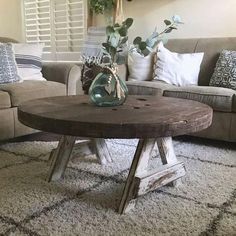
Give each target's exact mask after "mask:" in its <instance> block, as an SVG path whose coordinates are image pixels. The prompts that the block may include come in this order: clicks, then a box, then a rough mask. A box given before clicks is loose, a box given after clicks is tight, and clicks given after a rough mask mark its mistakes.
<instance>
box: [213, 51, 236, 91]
mask: <svg viewBox="0 0 236 236" xmlns="http://www.w3.org/2000/svg"><path fill="white" fill-rule="evenodd" d="M209 85H210V86H216V87H224V88H231V89H234V90H236V51H229V50H223V51H222V52H221V54H220V56H219V59H218V61H217V63H216V67H215V70H214V73H213V75H212V77H211V79H210V83H209Z"/></svg>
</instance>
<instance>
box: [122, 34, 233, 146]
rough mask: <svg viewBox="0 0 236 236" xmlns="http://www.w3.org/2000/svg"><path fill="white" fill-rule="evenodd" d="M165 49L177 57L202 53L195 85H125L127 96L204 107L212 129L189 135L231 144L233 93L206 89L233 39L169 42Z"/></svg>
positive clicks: (136, 83) (224, 90) (132, 83)
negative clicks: (180, 100) (210, 115)
mask: <svg viewBox="0 0 236 236" xmlns="http://www.w3.org/2000/svg"><path fill="white" fill-rule="evenodd" d="M166 47H167V48H168V49H169V50H171V51H173V52H178V53H193V52H204V58H203V61H202V64H201V70H200V74H199V85H198V86H186V87H177V86H174V85H170V84H166V83H164V82H160V81H154V80H152V81H128V82H127V85H128V88H129V94H150V95H158V94H159V95H163V96H166V97H176V98H183V99H192V100H196V101H199V102H202V103H205V104H208V105H210V106H211V107H212V108H213V109H214V115H213V122H212V125H211V126H210V127H209V128H208V129H206V130H204V131H201V132H199V133H194V134H192V135H194V136H199V137H206V138H210V139H217V140H225V141H231V142H235V141H236V91H235V90H232V89H228V88H221V87H210V86H208V85H209V81H210V78H211V76H212V74H213V71H214V68H215V64H216V62H217V59H218V57H219V54H220V52H221V51H222V50H223V49H228V50H234V51H236V38H234V37H232V38H200V39H172V40H169V41H168V43H167V45H166ZM123 73H124V72H123Z"/></svg>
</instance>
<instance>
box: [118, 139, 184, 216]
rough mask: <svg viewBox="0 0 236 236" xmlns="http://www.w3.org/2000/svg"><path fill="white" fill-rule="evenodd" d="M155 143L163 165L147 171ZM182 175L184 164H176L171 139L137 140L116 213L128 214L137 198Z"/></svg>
mask: <svg viewBox="0 0 236 236" xmlns="http://www.w3.org/2000/svg"><path fill="white" fill-rule="evenodd" d="M155 142H157V146H158V149H159V152H160V156H161V160H162V163H163V165H162V166H160V167H158V168H156V169H154V170H152V171H148V162H149V159H150V156H151V152H152V149H153V147H154V145H155ZM184 175H185V167H184V164H183V163H182V162H178V160H177V158H176V156H175V153H174V148H173V144H172V138H171V137H166V138H158V139H141V140H139V143H138V146H137V149H136V152H135V155H134V159H133V162H132V164H131V167H130V171H129V175H128V178H127V180H126V184H125V187H124V190H123V194H122V197H121V201H120V205H119V209H118V212H119V213H120V214H123V213H126V212H128V211H129V210H131V209H132V208H134V206H135V204H136V200H137V197H139V196H141V195H143V194H145V193H148V192H150V191H153V190H155V189H157V188H159V187H161V186H164V185H166V184H169V183H173V182H174V181H177V180H179V178H181V177H182V176H184Z"/></svg>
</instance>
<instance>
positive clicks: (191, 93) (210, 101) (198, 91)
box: [163, 86, 236, 112]
mask: <svg viewBox="0 0 236 236" xmlns="http://www.w3.org/2000/svg"><path fill="white" fill-rule="evenodd" d="M163 95H164V96H166V97H176V98H184V99H190V100H195V101H198V102H202V103H205V104H207V105H209V106H211V107H212V108H213V110H215V111H221V112H232V111H233V106H234V97H235V95H236V92H235V90H232V89H228V88H219V87H210V86H187V87H175V88H172V89H167V90H165V91H164V94H163Z"/></svg>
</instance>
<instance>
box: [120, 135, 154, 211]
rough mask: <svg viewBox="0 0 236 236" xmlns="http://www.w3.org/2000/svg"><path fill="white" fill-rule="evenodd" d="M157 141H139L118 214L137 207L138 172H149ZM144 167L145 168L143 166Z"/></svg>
mask: <svg viewBox="0 0 236 236" xmlns="http://www.w3.org/2000/svg"><path fill="white" fill-rule="evenodd" d="M154 144H155V139H141V140H139V143H138V146H137V148H136V152H135V155H134V158H133V162H132V164H131V167H130V171H129V175H128V178H127V180H126V184H125V187H124V190H123V194H122V197H121V201H120V205H119V209H118V212H119V213H120V214H123V213H125V212H128V211H129V210H131V209H132V208H133V207H134V206H135V201H136V200H135V199H133V198H134V192H133V188H134V183H135V182H134V180H135V175H136V174H137V172H139V173H140V174H141V173H145V172H147V165H148V160H149V158H150V153H151V151H152V149H153V147H154ZM142 165H144V166H142Z"/></svg>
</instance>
